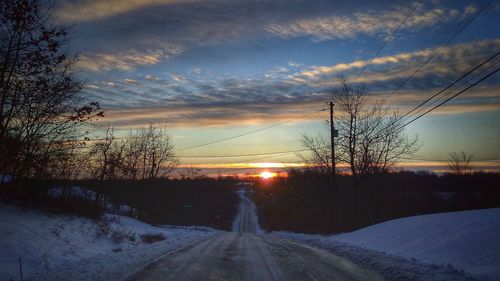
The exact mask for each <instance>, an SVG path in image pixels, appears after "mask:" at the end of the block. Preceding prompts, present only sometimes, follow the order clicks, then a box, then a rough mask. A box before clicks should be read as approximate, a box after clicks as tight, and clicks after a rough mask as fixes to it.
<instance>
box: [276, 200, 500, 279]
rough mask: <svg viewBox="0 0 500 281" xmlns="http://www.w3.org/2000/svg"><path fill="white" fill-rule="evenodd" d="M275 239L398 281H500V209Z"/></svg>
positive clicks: (457, 213) (413, 218) (406, 219)
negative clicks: (299, 243) (334, 256)
mask: <svg viewBox="0 0 500 281" xmlns="http://www.w3.org/2000/svg"><path fill="white" fill-rule="evenodd" d="M273 234H274V235H277V236H280V237H284V238H289V239H293V240H298V241H302V242H306V243H309V244H312V245H314V246H317V247H321V248H325V249H328V250H331V251H333V252H335V253H337V254H339V255H341V256H344V257H347V258H349V259H351V260H353V261H354V262H356V263H358V264H361V265H363V266H366V267H369V268H372V269H375V270H377V271H379V272H381V273H382V274H383V275H385V276H386V277H388V278H389V279H393V280H400V279H401V280H402V279H405V280H492V281H494V280H500V208H495V209H484V210H473V211H463V212H450V213H440V214H430V215H422V216H415V217H407V218H401V219H396V220H391V221H388V222H384V223H380V224H376V225H372V226H369V227H366V228H363V229H360V230H357V231H354V232H351V233H344V234H339V235H331V236H321V235H306V234H295V233H287V232H277V233H273ZM474 277H475V278H474Z"/></svg>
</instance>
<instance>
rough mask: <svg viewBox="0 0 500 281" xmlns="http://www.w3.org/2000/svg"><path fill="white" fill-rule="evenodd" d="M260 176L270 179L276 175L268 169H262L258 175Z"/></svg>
mask: <svg viewBox="0 0 500 281" xmlns="http://www.w3.org/2000/svg"><path fill="white" fill-rule="evenodd" d="M259 176H260V177H261V178H263V179H266V180H267V179H270V178H273V177H275V176H276V173H271V172H268V171H264V172H262V173H260V175H259Z"/></svg>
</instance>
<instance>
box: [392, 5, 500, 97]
mask: <svg viewBox="0 0 500 281" xmlns="http://www.w3.org/2000/svg"><path fill="white" fill-rule="evenodd" d="M491 3H493V1H491V2H489V3H488V4H486V5H485V6H483V8H481V10H479V12H477V13H476V14H475V15H474V16H472V17H471V18H470V19H469V21H468V22H467V23H466V24H465V25H463V26H462V27H461V28H460V29H459V30H457V32H455V34H453V36H451V37H450V38H449V39H448V41H446V43H445V44H443V45H441V46H440V47H439V48H438V49H437V50H436V51H435V52H434V53H433V54H432V55H431V56H430V57H428V58H427V60H425V61H424V62H423V63H422V64H421V65H420V66H419V67H418V68H417V69H416V70H415V71H414V72H413V73H412V74H411V75H410V76H408V77H406V79H405V80H404V81H403V82H402V83H401V84H399V86H398V87H396V89H394V90H393V91H392V92H391V93H390V94H389V96H388V97H387V98H386V99H385V100H388V99H389V98H391V97H392V96H393V95H394V94H395V93H396V92H397V91H399V90H400V89H401V88H402V87H403V86H404V85H405V84H406V83H407V82H408V81H410V79H412V78H413V77H414V76H415V74H417V73H418V72H420V70H422V69H423V68H424V67H425V66H426V65H427V64H428V63H429V62H430V61H431V60H432V59H433V58H434V57H436V56H437V55H438V54H439V53H440V52H441V51H442V50H443V49H444V48H445V47H446V46H448V45H449V44H450V43H451V42H452V41H453V40H455V38H456V37H457V36H458V35H459V34H460V33H462V32H463V31H464V30H465V29H466V28H467V27H468V26H469V25H470V24H471V23H472V22H473V21H474V20H475V19H476V18H477V17H478V16H479V15H480V14H482V13H483V12H484V11H485V10H486V8H488V7H489V6H490V5H491Z"/></svg>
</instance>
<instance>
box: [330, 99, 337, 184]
mask: <svg viewBox="0 0 500 281" xmlns="http://www.w3.org/2000/svg"><path fill="white" fill-rule="evenodd" d="M336 136H337V131H336V130H335V127H334V126H333V102H332V101H330V146H331V147H330V149H331V153H332V155H331V157H332V175H335V137H336Z"/></svg>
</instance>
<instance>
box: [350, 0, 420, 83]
mask: <svg viewBox="0 0 500 281" xmlns="http://www.w3.org/2000/svg"><path fill="white" fill-rule="evenodd" d="M419 5H420V1H417V3H416V4H415V6H414V7H413V9H411V10H410V12H409V13H408V14H407V15H406V17H405V18H404V19H403V21H402V22H401V23H400V24H399V25H398V26H397V27H396V28H395V29H394V30H393V31H392V32H391V34H390V35H389V36H387V37H386V39H385V40H384V43H383V44H382V46H380V48H379V49H378V50H377V52H376V53H375V55H374V56H373V57H372V58H371V59H370V60H369V61H368V62H367V63H366V64H365V65H364V66H363V68H362V69H361V70H360V71H359V73H358V75H356V78H355V79H354V81H356V80H358V78H359V77H360V76H361V74H363V72H365V70H366V69H367V68H368V66H369V65H370V64H371V63H372V61H373V60H374V59H375V58H377V57H378V56H379V55H380V53H381V52H382V51H383V50H384V48H385V47H386V46H387V44H389V42H391V41H392V40H393V38H394V35H395V34H396V33H397V32H398V31H399V29H401V27H402V26H403V25H404V24H405V23H406V21H408V19H409V18H410V17H411V15H412V14H413V13H414V12H415V11H416V10H417V8H418V6H419Z"/></svg>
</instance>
